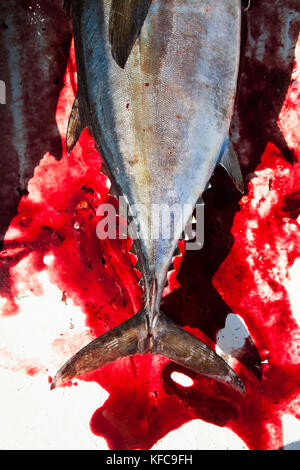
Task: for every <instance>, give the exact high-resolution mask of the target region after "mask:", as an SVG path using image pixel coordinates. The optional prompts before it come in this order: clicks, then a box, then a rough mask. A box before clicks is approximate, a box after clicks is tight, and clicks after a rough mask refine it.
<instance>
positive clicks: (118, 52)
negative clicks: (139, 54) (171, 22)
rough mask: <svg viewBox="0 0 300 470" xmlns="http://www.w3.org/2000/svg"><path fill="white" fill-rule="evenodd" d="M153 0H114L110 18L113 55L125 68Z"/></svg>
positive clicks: (110, 38)
mask: <svg viewBox="0 0 300 470" xmlns="http://www.w3.org/2000/svg"><path fill="white" fill-rule="evenodd" d="M150 5H151V0H126V1H125V0H113V1H112V5H111V10H110V18H109V41H110V44H111V52H112V56H113V58H114V59H115V61H116V62H117V64H118V65H119V66H120V67H121V68H122V69H123V68H124V67H125V64H126V61H127V59H128V57H129V54H130V52H131V49H132V47H133V45H134V43H135V41H136V39H137V37H138V35H139V33H140V31H141V28H142V26H143V24H144V21H145V18H146V16H147V13H148V10H149V7H150Z"/></svg>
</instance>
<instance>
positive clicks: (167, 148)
mask: <svg viewBox="0 0 300 470" xmlns="http://www.w3.org/2000/svg"><path fill="white" fill-rule="evenodd" d="M64 6H65V9H66V11H67V12H68V13H69V12H70V10H71V11H72V21H73V30H74V43H75V57H76V65H77V75H78V89H77V95H76V98H75V101H74V104H73V108H72V111H71V115H70V120H69V124H68V130H67V151H68V153H70V152H71V151H72V149H73V148H74V146H75V145H76V142H77V141H78V139H79V137H80V135H81V132H82V131H83V129H85V128H86V127H87V128H88V129H89V131H90V133H91V135H92V137H93V139H94V142H95V146H96V148H97V149H98V150H99V154H100V155H101V157H102V159H103V165H104V169H105V173H106V174H107V175H108V176H109V178H110V180H111V183H112V190H113V192H114V194H116V195H122V196H123V197H124V198H125V199H126V201H127V203H128V206H129V208H132V207H134V208H135V210H134V211H132V214H131V218H132V221H133V225H134V227H135V230H136V232H135V233H136V234H138V236H137V237H135V238H134V241H133V246H134V250H135V253H136V254H137V258H138V263H139V264H138V266H139V270H140V272H141V275H142V280H143V286H144V298H145V304H144V308H143V309H142V310H141V311H139V312H138V313H136V314H135V315H133V316H132V317H131V318H129V319H128V320H127V321H126V322H124V323H122V324H120V325H119V326H117V327H116V328H114V329H111V330H109V331H107V332H106V333H105V334H103V335H101V336H99V337H98V338H96V339H95V340H93V341H92V342H90V343H89V344H87V345H86V346H85V347H83V348H82V349H81V350H80V351H78V352H77V353H76V354H75V355H74V356H73V357H71V358H70V359H69V360H68V361H67V362H66V363H65V364H64V365H63V366H62V367H61V368H60V369H59V371H58V372H57V374H56V375H55V377H54V379H53V381H52V384H51V389H53V388H55V387H57V386H60V385H63V384H64V383H66V382H67V381H68V380H70V379H71V378H73V377H80V376H81V375H83V374H85V373H87V372H90V371H93V370H95V369H98V368H100V367H102V366H103V365H105V364H108V363H111V362H113V361H116V360H118V359H120V358H122V357H126V356H133V355H136V354H138V355H142V354H149V353H151V354H156V355H160V356H164V357H167V358H168V359H170V360H172V361H175V362H176V363H178V364H180V365H182V366H184V367H186V368H187V369H189V370H192V371H195V372H197V373H199V374H201V375H203V376H206V377H209V378H211V379H214V380H216V381H219V382H221V383H223V384H226V385H228V386H230V387H232V388H233V389H234V390H236V391H238V392H240V393H242V394H245V387H244V384H243V382H242V380H241V379H240V377H239V376H238V375H237V374H236V373H235V372H234V370H233V369H232V368H231V367H230V366H229V365H228V364H227V363H226V362H225V361H224V360H223V359H222V358H221V357H219V356H218V355H217V354H216V353H215V352H214V351H213V350H212V349H210V348H209V347H208V346H207V345H206V344H205V343H204V342H202V341H200V340H199V339H198V338H196V337H195V336H193V335H191V334H190V333H188V332H187V331H185V330H184V329H183V328H181V327H179V326H178V325H177V324H176V323H175V322H174V321H173V320H172V319H171V318H170V317H168V316H166V315H165V314H164V313H163V312H162V311H161V308H160V304H161V300H162V293H163V289H164V286H165V283H166V279H167V273H168V269H169V267H170V265H171V262H172V257H173V254H174V251H175V249H176V247H177V244H178V240H179V239H180V236H181V234H182V232H183V230H184V228H185V226H186V224H187V222H188V220H189V218H190V216H191V213H192V211H193V208H194V207H195V205H196V203H197V201H198V200H199V198H200V197H201V196H202V194H203V192H204V191H205V190H206V188H207V185H208V184H209V181H210V178H211V176H212V175H213V172H214V169H215V167H216V165H218V164H220V165H222V166H223V167H224V168H225V169H226V170H227V172H228V174H229V175H230V177H231V178H232V180H233V182H234V183H235V185H236V187H237V188H238V189H239V190H240V191H241V192H242V191H243V178H242V174H241V170H240V167H239V163H238V158H237V155H236V153H235V151H234V148H233V145H232V143H231V141H230V138H229V127H230V123H231V119H232V114H233V110H234V105H235V100H236V94H237V83H238V78H239V71H240V56H241V25H242V4H241V0H227V1H226V2H224V0H202V1H201V2H200V1H199V0H153V1H151V0H127V1H123V0H103V1H99V0H67V1H66V2H65V5H64ZM161 204H165V205H167V207H169V208H170V207H173V205H174V204H175V205H176V204H177V205H178V206H179V207H180V208H181V209H182V213H183V214H184V215H183V216H182V217H178V218H177V217H174V221H173V230H172V233H171V235H170V236H169V237H164V236H162V233H161V231H159V236H158V237H153V236H151V232H150V228H149V226H150V223H149V221H151V214H152V209H153V206H155V205H161ZM185 206H188V207H190V208H191V209H190V213H187V212H185V211H184V210H183V208H184V207H185Z"/></svg>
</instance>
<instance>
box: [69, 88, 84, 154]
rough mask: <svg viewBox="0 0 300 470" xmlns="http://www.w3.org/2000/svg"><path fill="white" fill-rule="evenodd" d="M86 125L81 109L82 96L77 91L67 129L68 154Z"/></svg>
mask: <svg viewBox="0 0 300 470" xmlns="http://www.w3.org/2000/svg"><path fill="white" fill-rule="evenodd" d="M85 127H86V124H85V121H84V119H83V116H82V111H81V109H80V98H79V94H78V93H77V95H76V97H75V100H74V103H73V107H72V111H71V114H70V119H69V123H68V129H67V152H68V154H69V153H70V152H71V151H72V150H73V148H74V147H75V145H76V143H77V141H78V139H79V137H80V134H81V132H82V131H83V129H84V128H85Z"/></svg>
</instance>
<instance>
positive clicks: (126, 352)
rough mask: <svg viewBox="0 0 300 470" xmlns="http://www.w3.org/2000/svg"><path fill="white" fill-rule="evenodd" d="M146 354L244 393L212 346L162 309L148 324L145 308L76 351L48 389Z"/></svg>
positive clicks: (240, 384) (242, 387) (230, 370)
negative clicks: (181, 326) (175, 363)
mask: <svg viewBox="0 0 300 470" xmlns="http://www.w3.org/2000/svg"><path fill="white" fill-rule="evenodd" d="M146 353H151V354H158V355H161V356H165V357H167V358H169V359H171V360H173V361H175V362H177V363H178V364H181V365H183V366H184V367H186V368H188V369H190V370H193V371H195V372H198V373H199V374H201V375H205V376H207V377H210V378H213V379H215V380H217V381H219V382H222V383H225V384H227V385H230V386H231V387H233V388H234V389H236V390H238V391H239V392H241V393H245V388H244V385H243V383H242V381H241V380H240V378H239V377H238V376H237V375H236V373H235V372H234V371H233V370H232V369H231V367H230V366H229V365H228V364H227V363H226V362H225V361H224V360H223V359H222V358H220V357H219V356H218V355H217V354H216V353H215V352H214V351H213V350H212V349H210V348H209V347H208V346H206V345H205V344H204V343H203V342H202V341H200V340H199V339H197V338H196V337H195V336H193V335H191V334H189V333H188V332H187V331H185V330H183V329H182V328H180V327H179V326H178V325H176V323H174V322H173V321H172V320H171V319H170V318H169V317H167V316H166V315H164V314H163V313H162V312H159V313H158V314H157V315H156V316H155V317H154V320H153V322H152V323H151V326H150V323H149V312H147V310H146V309H143V310H141V311H140V312H139V313H137V314H136V315H134V316H133V317H132V318H130V319H129V320H127V321H126V322H124V323H122V324H121V325H119V326H117V327H116V328H113V329H112V330H110V331H108V332H107V333H105V334H104V335H102V336H99V337H98V338H96V339H95V340H94V341H92V342H91V343H89V344H88V345H87V346H85V347H84V348H82V349H81V350H80V351H79V352H78V353H76V354H75V355H74V356H73V357H72V358H71V359H69V361H67V362H66V363H65V364H64V365H63V366H62V368H61V369H60V370H59V371H58V372H57V374H56V376H55V377H54V379H53V381H52V384H51V389H53V388H55V387H57V386H59V385H63V384H64V383H65V382H67V381H68V380H70V379H71V378H73V377H79V376H81V375H83V374H85V373H87V372H91V371H93V370H95V369H98V368H99V367H101V366H103V365H105V364H108V363H110V362H113V361H116V360H117V359H121V358H122V357H126V356H133V355H135V354H146Z"/></svg>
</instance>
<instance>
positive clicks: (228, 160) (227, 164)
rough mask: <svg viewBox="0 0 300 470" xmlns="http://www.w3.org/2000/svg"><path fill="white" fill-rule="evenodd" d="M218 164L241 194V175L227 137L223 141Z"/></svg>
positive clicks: (234, 153)
mask: <svg viewBox="0 0 300 470" xmlns="http://www.w3.org/2000/svg"><path fill="white" fill-rule="evenodd" d="M218 164H219V165H221V166H222V167H223V168H224V169H225V170H226V171H227V173H228V175H229V176H230V178H231V179H232V181H233V183H234V184H235V186H236V188H237V189H238V190H239V191H240V192H241V193H242V194H243V192H244V182H243V176H242V172H241V168H240V164H239V160H238V157H237V154H236V152H235V150H234V148H233V145H232V143H231V140H230V139H229V137H228V138H227V139H226V140H225V141H224V143H223V146H222V149H221V153H220V159H219V163H218Z"/></svg>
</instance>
